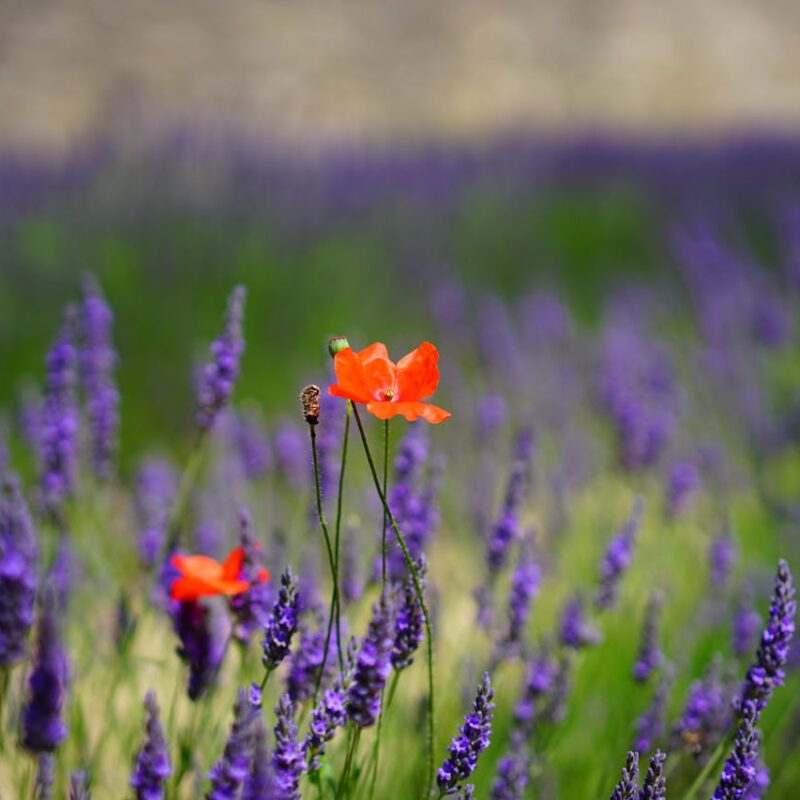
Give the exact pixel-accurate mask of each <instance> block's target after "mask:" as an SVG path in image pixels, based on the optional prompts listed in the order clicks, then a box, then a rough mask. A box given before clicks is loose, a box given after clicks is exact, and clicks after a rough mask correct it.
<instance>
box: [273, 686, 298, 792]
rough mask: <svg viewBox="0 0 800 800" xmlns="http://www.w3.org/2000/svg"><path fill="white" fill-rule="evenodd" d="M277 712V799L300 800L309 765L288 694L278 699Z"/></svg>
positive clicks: (275, 755)
mask: <svg viewBox="0 0 800 800" xmlns="http://www.w3.org/2000/svg"><path fill="white" fill-rule="evenodd" d="M275 714H276V715H277V717H278V721H277V723H276V724H275V751H274V752H273V754H272V768H273V770H274V772H275V784H276V786H275V789H276V792H275V800H300V788H299V787H300V778H301V776H302V774H303V772H305V770H306V768H307V766H306V760H305V756H304V754H303V746H302V745H301V744H300V742H299V741H298V739H297V725H296V724H295V722H294V705H293V704H292V701H291V698H290V697H289V695H288V694H285V695H283V696H282V697H281V699H280V700H279V701H278V705H277V706H276V707H275Z"/></svg>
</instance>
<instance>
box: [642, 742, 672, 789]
mask: <svg viewBox="0 0 800 800" xmlns="http://www.w3.org/2000/svg"><path fill="white" fill-rule="evenodd" d="M666 759H667V757H666V755H665V754H664V753H662V752H661V751H660V750H656V753H655V755H654V756H653V757H652V758H651V759H650V765H649V766H648V767H647V774H646V775H645V776H644V784H643V786H642V791H641V792H639V798H638V800H666V797H667V780H666V778H665V777H664V761H666Z"/></svg>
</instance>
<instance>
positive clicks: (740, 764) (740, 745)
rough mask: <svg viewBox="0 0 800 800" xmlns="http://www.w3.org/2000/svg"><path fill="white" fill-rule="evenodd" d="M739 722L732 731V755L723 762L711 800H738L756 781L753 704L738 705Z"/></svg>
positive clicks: (756, 753)
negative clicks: (733, 736)
mask: <svg viewBox="0 0 800 800" xmlns="http://www.w3.org/2000/svg"><path fill="white" fill-rule="evenodd" d="M741 711H742V721H741V723H740V725H739V728H738V729H737V731H736V738H735V739H734V742H733V751H732V752H731V754H730V756H729V757H728V759H727V760H726V761H725V766H724V767H723V768H722V775H721V776H720V779H719V783H718V784H717V788H716V789H715V790H714V795H713V800H742V798H744V797H745V794H746V792H747V789H748V787H749V786H750V784H751V783H752V782H753V781H754V780H755V777H756V759H757V757H758V736H757V733H756V723H757V722H758V715H759V711H758V707H757V705H756V702H755V701H753V700H746V701H744V702H743V703H742V708H741Z"/></svg>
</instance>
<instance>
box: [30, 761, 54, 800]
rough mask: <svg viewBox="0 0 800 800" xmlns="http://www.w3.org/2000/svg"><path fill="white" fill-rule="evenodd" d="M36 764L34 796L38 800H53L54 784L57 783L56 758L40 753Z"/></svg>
mask: <svg viewBox="0 0 800 800" xmlns="http://www.w3.org/2000/svg"><path fill="white" fill-rule="evenodd" d="M36 762H37V763H36V782H35V784H34V787H33V796H34V797H35V798H36V800H52V797H53V784H54V783H55V782H56V757H55V756H54V755H53V754H52V753H39V757H38V758H37V759H36Z"/></svg>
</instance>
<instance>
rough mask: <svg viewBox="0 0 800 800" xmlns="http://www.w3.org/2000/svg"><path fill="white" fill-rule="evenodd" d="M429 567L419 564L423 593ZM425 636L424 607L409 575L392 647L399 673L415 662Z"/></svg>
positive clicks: (393, 661) (393, 659) (404, 586)
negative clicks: (415, 654)
mask: <svg viewBox="0 0 800 800" xmlns="http://www.w3.org/2000/svg"><path fill="white" fill-rule="evenodd" d="M426 571H427V565H426V564H425V562H424V560H420V561H419V562H418V563H417V574H418V575H419V579H420V582H421V586H422V589H423V591H424V590H425V573H426ZM424 635H425V618H424V615H423V613H422V606H420V604H419V598H418V597H417V594H416V591H415V590H414V581H413V579H412V577H411V576H410V575H409V576H408V577H407V578H406V579H405V581H404V583H403V589H402V597H401V600H400V604H399V607H398V609H397V615H396V617H395V621H394V645H393V647H392V655H391V661H392V666H393V667H394V668H395V670H397V671H398V672H399V671H400V670H401V669H405V668H406V667H408V666H410V665H411V663H412V662H413V660H414V653H416V651H417V649H418V648H419V646H420V644H421V643H422V639H423V637H424Z"/></svg>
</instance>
